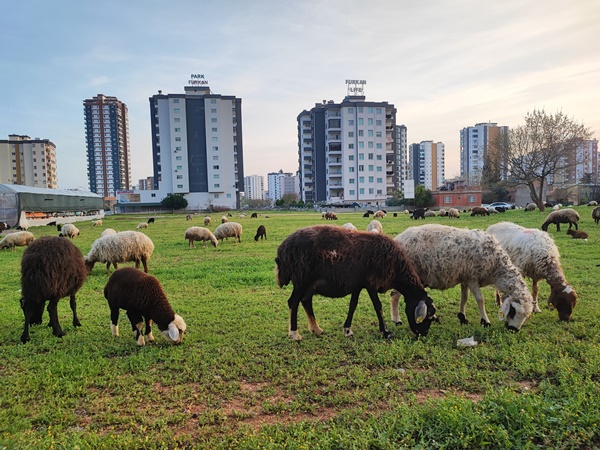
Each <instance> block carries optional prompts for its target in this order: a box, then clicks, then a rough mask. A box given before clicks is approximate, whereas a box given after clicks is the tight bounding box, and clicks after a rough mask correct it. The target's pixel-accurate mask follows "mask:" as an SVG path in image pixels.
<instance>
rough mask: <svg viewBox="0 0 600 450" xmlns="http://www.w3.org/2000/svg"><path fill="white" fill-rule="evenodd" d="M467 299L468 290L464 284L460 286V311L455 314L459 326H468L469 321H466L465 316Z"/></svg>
mask: <svg viewBox="0 0 600 450" xmlns="http://www.w3.org/2000/svg"><path fill="white" fill-rule="evenodd" d="M468 299H469V288H468V287H467V285H466V284H462V283H461V285H460V310H459V312H458V314H457V316H458V320H460V324H461V325H469V321H468V320H467V316H466V315H465V309H466V305H467V300H468Z"/></svg>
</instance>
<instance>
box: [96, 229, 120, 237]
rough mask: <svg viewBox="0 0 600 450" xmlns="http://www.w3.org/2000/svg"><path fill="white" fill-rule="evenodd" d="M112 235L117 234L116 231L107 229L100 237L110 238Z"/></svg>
mask: <svg viewBox="0 0 600 450" xmlns="http://www.w3.org/2000/svg"><path fill="white" fill-rule="evenodd" d="M111 234H117V232H116V230H114V229H112V228H107V229H106V230H104V231H103V232H102V233H101V234H100V236H108V235H111Z"/></svg>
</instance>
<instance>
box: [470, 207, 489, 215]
mask: <svg viewBox="0 0 600 450" xmlns="http://www.w3.org/2000/svg"><path fill="white" fill-rule="evenodd" d="M489 215H490V211H488V210H487V209H486V208H484V207H483V206H475V207H473V209H472V210H471V217H474V216H489Z"/></svg>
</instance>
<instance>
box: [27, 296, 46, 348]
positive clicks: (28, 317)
mask: <svg viewBox="0 0 600 450" xmlns="http://www.w3.org/2000/svg"><path fill="white" fill-rule="evenodd" d="M21 308H22V309H23V315H24V316H25V326H24V328H23V334H21V342H22V343H23V344H25V343H26V342H29V341H30V340H31V338H30V337H29V323H30V317H31V316H32V313H31V311H29V303H28V302H26V301H25V299H24V298H22V299H21ZM42 311H44V304H43V303H42Z"/></svg>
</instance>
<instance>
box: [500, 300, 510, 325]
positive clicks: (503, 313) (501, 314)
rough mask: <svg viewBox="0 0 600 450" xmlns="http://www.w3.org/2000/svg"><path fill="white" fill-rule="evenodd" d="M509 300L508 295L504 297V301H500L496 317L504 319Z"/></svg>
mask: <svg viewBox="0 0 600 450" xmlns="http://www.w3.org/2000/svg"><path fill="white" fill-rule="evenodd" d="M510 306H511V301H510V297H506V298H505V299H504V302H502V306H501V307H500V309H499V310H498V319H500V320H504V319H505V318H506V316H508V313H509V312H510Z"/></svg>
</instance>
